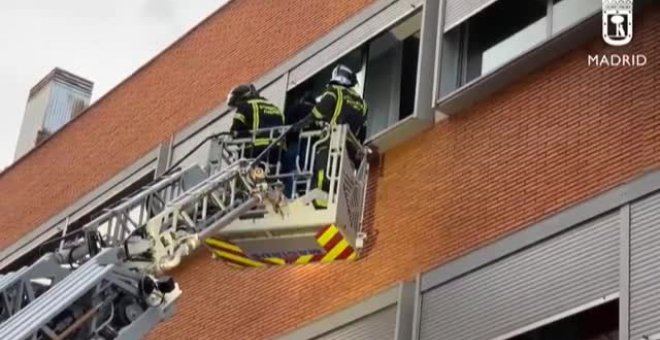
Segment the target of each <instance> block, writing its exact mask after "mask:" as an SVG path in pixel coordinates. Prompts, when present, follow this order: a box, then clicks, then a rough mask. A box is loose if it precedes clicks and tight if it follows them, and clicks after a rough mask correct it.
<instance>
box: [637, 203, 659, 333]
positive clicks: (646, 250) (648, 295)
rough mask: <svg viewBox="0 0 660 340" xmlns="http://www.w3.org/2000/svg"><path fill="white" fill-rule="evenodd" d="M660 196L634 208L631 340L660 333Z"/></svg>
mask: <svg viewBox="0 0 660 340" xmlns="http://www.w3.org/2000/svg"><path fill="white" fill-rule="evenodd" d="M659 259H660V194H655V195H653V196H651V197H648V198H646V199H644V200H642V201H639V202H637V203H634V204H632V205H631V207H630V339H641V337H642V336H650V335H653V334H655V333H660V262H659V261H660V260H659Z"/></svg>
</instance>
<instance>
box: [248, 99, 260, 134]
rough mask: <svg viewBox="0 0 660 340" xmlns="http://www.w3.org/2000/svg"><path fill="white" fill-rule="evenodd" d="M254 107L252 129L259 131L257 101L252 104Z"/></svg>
mask: <svg viewBox="0 0 660 340" xmlns="http://www.w3.org/2000/svg"><path fill="white" fill-rule="evenodd" d="M250 104H251V105H252V129H253V130H255V131H256V130H257V129H259V104H257V102H256V101H252V102H250Z"/></svg>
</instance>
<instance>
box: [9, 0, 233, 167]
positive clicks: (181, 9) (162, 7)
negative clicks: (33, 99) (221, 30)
mask: <svg viewBox="0 0 660 340" xmlns="http://www.w3.org/2000/svg"><path fill="white" fill-rule="evenodd" d="M227 1H228V0H194V1H181V0H111V1H108V0H56V1H53V0H2V1H0V103H1V106H0V171H2V169H3V168H5V167H7V166H8V165H10V164H11V163H12V162H13V160H14V152H15V149H16V140H17V139H18V133H19V130H20V127H21V122H22V119H23V113H24V111H25V104H26V101H27V96H28V93H29V91H30V88H31V87H32V86H34V85H36V83H37V82H38V81H39V80H40V79H42V78H43V77H44V76H45V75H46V74H48V73H49V72H50V71H51V70H52V69H53V68H55V67H60V68H63V69H65V70H67V71H69V72H72V73H74V74H76V75H79V76H81V77H83V78H86V79H89V80H91V81H92V82H94V90H93V93H92V102H94V101H96V100H98V99H99V98H100V97H101V96H103V95H104V94H105V93H107V92H108V91H109V90H110V89H112V88H113V87H114V86H116V85H117V84H118V83H120V82H121V81H122V80H124V79H126V78H127V77H128V76H129V75H131V74H132V73H133V72H134V71H135V70H137V69H138V68H139V67H140V66H142V65H144V64H145V63H146V62H148V61H149V60H150V59H151V58H153V57H154V56H156V55H157V54H158V53H160V52H161V51H162V50H164V49H165V48H166V47H167V46H169V45H170V44H172V43H173V42H174V41H175V40H176V39H177V38H179V37H180V36H182V35H183V34H184V33H186V32H187V31H188V30H190V29H191V28H193V27H194V26H195V25H196V24H197V23H199V22H200V21H202V20H203V19H204V18H206V17H207V16H208V15H210V14H211V13H213V12H214V11H215V10H217V9H218V8H220V7H221V6H222V5H224V4H225V3H226V2H227Z"/></svg>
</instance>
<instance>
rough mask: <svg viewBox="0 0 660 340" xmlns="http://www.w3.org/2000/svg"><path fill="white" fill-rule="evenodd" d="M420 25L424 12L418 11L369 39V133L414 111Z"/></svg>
mask: <svg viewBox="0 0 660 340" xmlns="http://www.w3.org/2000/svg"><path fill="white" fill-rule="evenodd" d="M420 26H421V12H417V13H415V14H414V15H412V16H411V17H409V18H408V19H406V20H404V21H403V22H402V23H400V24H399V25H397V26H395V27H394V28H392V29H391V30H390V31H388V32H386V33H384V34H381V35H379V36H378V37H376V38H375V39H374V40H372V41H371V42H370V43H369V58H368V61H367V74H366V81H365V83H366V89H365V92H364V97H365V99H366V101H367V103H368V105H369V115H368V117H367V137H372V136H374V135H375V134H377V133H379V132H381V131H383V130H384V129H386V128H388V127H390V126H392V125H394V124H396V123H397V122H398V121H399V120H401V119H403V118H405V117H408V116H410V115H411V114H413V111H414V103H415V92H416V89H415V86H416V85H417V63H418V59H419V46H420V41H419V30H420Z"/></svg>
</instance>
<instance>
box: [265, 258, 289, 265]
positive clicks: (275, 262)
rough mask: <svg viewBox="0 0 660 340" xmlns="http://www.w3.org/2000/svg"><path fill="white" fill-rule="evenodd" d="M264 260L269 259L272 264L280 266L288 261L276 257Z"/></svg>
mask: <svg viewBox="0 0 660 340" xmlns="http://www.w3.org/2000/svg"><path fill="white" fill-rule="evenodd" d="M264 261H268V262H270V263H272V264H275V265H278V266H283V265H285V264H286V261H284V260H283V259H278V258H276V257H269V258H267V259H264Z"/></svg>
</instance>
